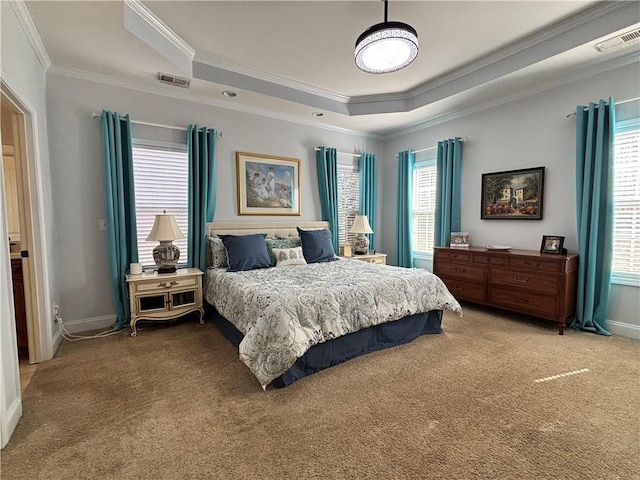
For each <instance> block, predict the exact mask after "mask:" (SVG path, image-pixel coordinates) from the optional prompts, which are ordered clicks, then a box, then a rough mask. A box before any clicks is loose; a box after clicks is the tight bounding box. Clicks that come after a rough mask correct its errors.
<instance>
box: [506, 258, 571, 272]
mask: <svg viewBox="0 0 640 480" xmlns="http://www.w3.org/2000/svg"><path fill="white" fill-rule="evenodd" d="M509 266H511V267H514V268H521V269H523V270H526V271H538V272H556V273H559V272H563V271H564V263H563V262H545V261H542V260H525V259H522V258H510V259H509Z"/></svg>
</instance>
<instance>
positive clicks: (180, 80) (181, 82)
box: [158, 73, 189, 88]
mask: <svg viewBox="0 0 640 480" xmlns="http://www.w3.org/2000/svg"><path fill="white" fill-rule="evenodd" d="M158 80H160V81H161V82H162V83H167V84H169V85H175V86H176V87H182V88H189V79H188V78H184V77H178V76H176V75H169V74H168V73H158Z"/></svg>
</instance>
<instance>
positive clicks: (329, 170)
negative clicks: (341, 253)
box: [316, 147, 339, 252]
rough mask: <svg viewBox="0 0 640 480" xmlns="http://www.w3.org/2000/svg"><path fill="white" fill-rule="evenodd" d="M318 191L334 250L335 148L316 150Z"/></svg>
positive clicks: (335, 239) (336, 176) (336, 197)
mask: <svg viewBox="0 0 640 480" xmlns="http://www.w3.org/2000/svg"><path fill="white" fill-rule="evenodd" d="M316 166H317V169H318V192H319V193H320V207H321V210H322V220H325V221H327V222H329V230H330V231H331V241H332V243H333V249H334V251H336V252H337V251H338V248H339V236H338V153H337V151H336V149H335V148H329V147H320V148H319V149H318V151H317V152H316Z"/></svg>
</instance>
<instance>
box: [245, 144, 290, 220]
mask: <svg viewBox="0 0 640 480" xmlns="http://www.w3.org/2000/svg"><path fill="white" fill-rule="evenodd" d="M236 178H237V188H238V189H237V193H238V215H300V160H299V159H297V158H288V157H276V156H273V155H263V154H259V153H247V152H236Z"/></svg>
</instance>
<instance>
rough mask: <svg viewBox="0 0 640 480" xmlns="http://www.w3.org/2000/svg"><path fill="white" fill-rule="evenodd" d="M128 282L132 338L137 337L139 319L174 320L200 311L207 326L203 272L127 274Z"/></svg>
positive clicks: (187, 270) (192, 270) (189, 270)
mask: <svg viewBox="0 0 640 480" xmlns="http://www.w3.org/2000/svg"><path fill="white" fill-rule="evenodd" d="M127 283H128V284H129V304H130V308H131V320H130V321H129V326H130V327H131V336H132V337H135V336H136V335H137V330H136V323H137V322H138V320H154V321H162V320H172V319H175V318H177V317H181V316H183V315H186V314H187V313H191V312H199V313H200V323H204V308H203V304H202V271H201V270H199V269H197V268H179V269H178V270H176V271H175V272H174V273H157V272H154V273H142V274H140V275H131V274H127Z"/></svg>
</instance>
